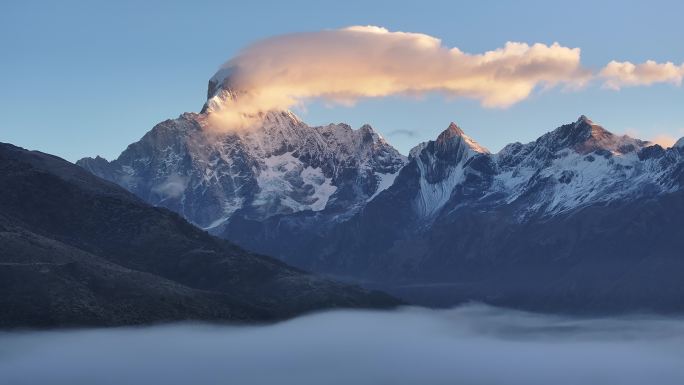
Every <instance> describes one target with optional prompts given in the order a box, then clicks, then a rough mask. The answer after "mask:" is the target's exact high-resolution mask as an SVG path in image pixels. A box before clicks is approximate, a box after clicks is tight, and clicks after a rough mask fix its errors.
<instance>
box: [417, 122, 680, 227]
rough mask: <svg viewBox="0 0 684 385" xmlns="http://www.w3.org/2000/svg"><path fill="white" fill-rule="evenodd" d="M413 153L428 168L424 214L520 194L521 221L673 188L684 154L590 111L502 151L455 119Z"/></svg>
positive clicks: (421, 198)
mask: <svg viewBox="0 0 684 385" xmlns="http://www.w3.org/2000/svg"><path fill="white" fill-rule="evenodd" d="M411 158H413V159H414V162H415V166H416V167H417V168H418V173H419V175H420V178H419V181H420V188H419V190H418V193H417V194H416V198H415V202H414V205H413V206H414V207H415V210H416V211H417V212H418V213H419V214H420V215H421V216H434V215H435V214H437V213H439V212H440V210H441V209H442V208H443V207H444V206H445V204H446V203H447V202H448V201H451V203H452V206H458V205H462V204H466V203H468V204H478V205H482V206H489V207H496V206H499V205H502V206H503V205H508V206H510V205H514V204H516V202H518V206H519V208H518V211H517V212H516V214H517V218H518V220H520V221H523V220H525V218H527V217H530V216H551V215H554V214H558V213H562V212H567V211H571V210H573V209H577V208H579V207H582V206H586V205H591V204H597V203H601V202H604V203H605V202H611V201H615V200H622V199H638V198H643V197H650V196H654V195H658V194H663V193H668V192H673V191H675V190H677V189H678V188H679V187H680V186H679V184H678V182H677V180H676V179H675V178H673V175H672V174H673V172H675V171H677V170H676V166H677V165H678V164H679V163H680V162H681V160H682V157H681V153H680V151H678V150H677V147H674V148H673V149H669V150H665V149H663V148H662V147H660V146H659V145H655V144H652V143H649V142H645V141H641V140H639V139H634V138H631V137H629V136H618V135H614V134H612V133H610V132H609V131H607V130H605V129H604V128H603V127H601V126H599V125H597V124H594V123H593V122H592V121H591V120H589V119H588V118H587V117H585V116H581V117H580V118H579V119H578V120H577V121H576V122H575V123H572V124H566V125H563V126H561V127H559V128H557V129H555V130H554V131H552V132H549V133H547V134H545V135H543V136H542V137H540V138H539V139H537V140H536V141H535V142H532V143H528V144H521V143H513V144H509V145H507V146H506V147H504V148H503V149H502V150H501V151H500V152H499V153H496V154H490V153H489V152H488V151H487V150H486V149H484V148H482V147H481V146H480V145H478V144H477V143H476V142H475V141H473V140H472V139H471V138H470V137H468V136H467V135H465V134H464V133H463V131H462V130H460V129H459V128H458V127H456V126H455V125H454V124H453V123H452V124H451V126H449V128H448V129H447V130H446V131H444V132H443V133H442V134H441V135H440V136H439V137H438V138H437V140H436V141H433V142H427V143H422V144H420V145H418V146H417V147H415V148H414V149H413V150H412V151H411ZM454 194H455V195H456V196H455V197H454V196H453V195H454ZM520 202H525V204H522V205H520V204H519V203H520ZM453 208H454V207H452V209H453Z"/></svg>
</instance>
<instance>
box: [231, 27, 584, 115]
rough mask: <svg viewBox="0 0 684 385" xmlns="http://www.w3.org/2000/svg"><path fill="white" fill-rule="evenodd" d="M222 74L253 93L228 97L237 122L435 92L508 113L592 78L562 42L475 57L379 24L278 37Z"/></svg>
mask: <svg viewBox="0 0 684 385" xmlns="http://www.w3.org/2000/svg"><path fill="white" fill-rule="evenodd" d="M222 68H223V69H224V70H222V71H219V73H218V74H224V75H225V74H228V73H229V74H230V76H229V81H230V83H231V84H230V85H231V87H232V88H234V89H236V90H241V91H248V92H246V93H244V94H241V95H240V97H239V98H238V99H237V100H232V99H229V101H228V103H230V104H231V105H230V108H226V109H225V110H226V111H224V113H225V112H227V111H229V112H231V113H237V114H238V115H237V116H238V118H239V117H241V116H244V115H245V114H246V115H251V114H255V113H257V112H260V111H266V110H271V109H284V108H289V107H292V106H294V105H298V104H302V103H304V102H305V101H306V100H308V99H312V98H320V99H324V100H327V101H329V102H333V103H342V104H353V103H354V102H355V101H356V100H357V99H359V98H365V97H382V96H387V95H396V94H404V95H421V94H425V93H428V92H441V93H443V94H445V95H447V96H449V97H463V98H470V99H475V100H478V101H480V102H481V104H482V105H483V106H485V107H507V106H510V105H512V104H514V103H517V102H520V101H522V100H524V99H526V98H527V97H528V96H529V95H530V94H531V93H532V91H533V90H534V89H535V88H537V87H542V88H549V87H554V86H558V85H565V86H570V87H578V86H581V85H582V84H584V83H585V82H586V81H587V80H588V79H589V78H590V77H591V74H590V72H589V71H587V70H585V69H583V68H582V67H581V64H580V49H579V48H568V47H564V46H561V45H560V44H558V43H553V44H551V45H545V44H540V43H536V44H532V45H528V44H526V43H516V42H508V43H506V44H505V45H504V46H503V47H502V48H498V49H495V50H493V51H487V52H484V53H481V54H469V53H465V52H462V51H461V50H459V49H458V48H450V47H447V46H445V45H444V44H442V42H441V40H439V39H437V38H435V37H432V36H429V35H425V34H421V33H408V32H391V31H388V30H387V29H384V28H381V27H373V26H365V27H363V26H355V27H349V28H344V29H339V30H326V31H318V32H307V33H297V34H289V35H282V36H275V37H272V38H269V39H265V40H262V41H259V42H256V43H254V44H252V45H250V46H248V47H247V48H245V49H244V50H242V51H241V52H240V53H239V54H238V55H237V56H236V57H234V58H233V59H231V60H229V61H228V62H227V63H225V64H224V66H223V67H222ZM218 77H219V79H218V80H219V81H220V80H222V79H220V77H221V76H220V75H218ZM231 121H232V120H231Z"/></svg>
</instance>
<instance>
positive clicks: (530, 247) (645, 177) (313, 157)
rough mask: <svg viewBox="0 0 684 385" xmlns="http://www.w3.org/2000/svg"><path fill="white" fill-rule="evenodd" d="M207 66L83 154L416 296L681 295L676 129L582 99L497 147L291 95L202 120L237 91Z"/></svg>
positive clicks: (683, 147) (162, 198)
mask: <svg viewBox="0 0 684 385" xmlns="http://www.w3.org/2000/svg"><path fill="white" fill-rule="evenodd" d="M217 79H219V78H217V77H214V78H213V80H212V81H211V82H210V85H209V93H208V100H207V102H206V103H205V106H204V108H203V109H202V112H201V113H199V114H190V113H186V114H183V115H181V116H180V117H179V118H177V119H174V120H167V121H165V122H162V123H160V124H158V125H157V126H155V127H154V128H153V129H152V130H151V131H150V132H148V133H147V134H146V135H145V136H144V137H143V138H142V139H141V140H140V141H139V142H136V143H133V144H131V145H130V146H129V147H128V148H127V149H126V150H125V151H124V152H123V153H122V154H121V156H120V157H119V158H118V159H116V160H113V161H112V162H108V161H107V160H105V159H102V158H99V157H97V158H85V159H82V160H80V161H78V164H79V165H80V166H82V167H83V168H85V169H87V170H89V171H91V172H92V173H94V174H95V175H98V176H100V177H102V178H105V179H107V180H110V181H112V182H115V183H117V184H119V185H121V186H123V187H125V188H126V189H128V190H130V191H131V192H133V193H135V194H136V195H138V196H139V197H141V198H142V199H144V200H145V201H147V202H148V203H151V204H153V205H156V206H163V207H166V208H169V209H171V210H173V211H176V212H178V213H179V214H181V215H182V216H184V217H185V218H186V219H188V220H189V221H191V222H192V223H194V224H196V225H197V226H199V227H202V228H204V229H206V230H209V231H210V232H212V233H213V234H215V235H218V236H220V237H222V238H225V239H228V240H230V241H233V242H235V243H237V244H239V245H241V246H243V247H245V248H246V249H249V250H252V251H255V252H259V253H264V254H267V255H273V256H275V257H277V258H280V259H282V260H283V261H285V262H287V263H290V264H293V265H295V266H298V267H301V268H304V269H308V270H312V271H315V272H319V273H325V274H329V275H332V276H335V277H338V278H342V279H346V280H350V281H353V282H360V283H362V284H364V285H367V286H369V287H380V288H382V289H384V290H388V291H390V292H391V293H394V294H398V295H401V296H403V297H404V298H408V299H410V300H412V301H415V302H418V303H423V304H432V305H449V304H455V303H459V302H463V301H469V300H477V301H484V302H488V303H491V304H495V305H503V306H513V307H520V308H526V309H533V310H545V311H568V312H618V311H631V310H652V311H659V312H671V311H683V310H684V280H682V278H684V252H683V250H684V189H683V188H682V187H683V184H684V140H680V141H679V142H678V143H677V144H676V145H675V146H673V147H672V148H668V149H665V148H662V147H661V146H659V145H657V144H653V143H650V142H646V141H642V140H638V139H634V138H631V137H628V136H619V135H614V134H612V133H610V132H609V131H607V130H605V129H604V128H603V127H601V126H599V125H597V124H595V123H594V122H592V121H591V120H590V119H588V118H587V117H585V116H581V117H580V118H579V119H577V121H575V122H573V123H570V124H565V125H562V126H560V127H558V128H556V129H555V130H553V131H551V132H549V133H547V134H545V135H543V136H541V137H540V138H539V139H537V140H536V141H534V142H531V143H527V144H522V143H513V144H510V145H508V146H506V147H505V148H504V149H502V150H501V151H500V152H498V153H496V154H492V153H490V152H489V151H488V150H487V149H485V148H483V147H482V146H480V145H479V144H477V142H476V141H474V140H473V139H472V138H470V137H469V136H467V135H466V134H465V133H464V132H463V131H462V130H461V128H459V127H458V126H457V125H455V124H453V123H452V124H451V125H449V127H448V128H447V129H446V130H445V131H444V132H442V133H441V134H440V135H439V136H438V137H437V139H436V140H434V141H429V142H425V143H421V144H419V145H417V146H416V147H415V148H413V149H412V150H411V152H410V154H409V156H408V157H404V156H402V155H401V154H399V153H398V152H397V151H396V150H395V149H394V148H393V147H392V146H390V145H389V144H388V143H387V142H386V141H385V140H384V139H383V138H382V137H381V136H380V135H378V134H377V133H375V132H374V131H373V129H372V128H371V127H370V126H367V125H366V126H363V127H361V128H360V129H358V130H353V129H351V128H350V127H349V126H348V125H345V124H336V125H329V126H323V127H310V126H308V125H306V124H305V123H303V122H302V121H300V120H299V119H298V118H297V117H296V116H294V115H293V114H292V113H290V112H287V111H272V112H269V113H265V114H261V115H259V116H257V117H256V120H257V122H258V124H257V127H256V128H254V129H250V130H234V131H231V132H223V133H221V132H220V131H218V130H212V129H210V128H211V127H208V126H210V125H211V122H210V120H209V119H208V114H210V113H212V111H214V110H215V109H217V108H219V107H218V106H223V107H222V108H226V107H225V106H226V105H227V108H229V107H230V103H231V100H235V98H239V97H240V92H238V91H236V90H233V89H231V87H230V79H229V78H225V79H224V78H220V79H219V80H217Z"/></svg>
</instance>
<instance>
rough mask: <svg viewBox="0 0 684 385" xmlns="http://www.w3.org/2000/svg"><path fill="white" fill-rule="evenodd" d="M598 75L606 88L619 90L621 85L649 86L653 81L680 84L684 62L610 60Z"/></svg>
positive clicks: (683, 71) (683, 72)
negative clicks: (637, 62)
mask: <svg viewBox="0 0 684 385" xmlns="http://www.w3.org/2000/svg"><path fill="white" fill-rule="evenodd" d="M599 77H601V78H602V79H603V80H604V83H603V85H604V86H605V87H606V88H610V89H614V90H619V89H620V88H622V87H633V86H649V85H652V84H655V83H671V84H675V85H678V86H679V85H681V84H682V78H684V63H683V64H681V65H675V64H673V63H672V62H666V63H657V62H655V61H653V60H648V61H646V62H644V63H641V64H633V63H630V62H628V61H625V62H617V61H611V62H610V63H608V65H606V66H605V67H603V69H602V70H601V72H600V73H599Z"/></svg>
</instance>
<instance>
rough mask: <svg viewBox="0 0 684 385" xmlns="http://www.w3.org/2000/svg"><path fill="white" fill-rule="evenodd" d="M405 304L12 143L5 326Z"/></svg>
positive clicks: (6, 169)
mask: <svg viewBox="0 0 684 385" xmlns="http://www.w3.org/2000/svg"><path fill="white" fill-rule="evenodd" d="M398 303H399V302H398V301H397V300H395V299H393V298H391V297H389V296H387V295H385V294H382V293H378V292H373V291H369V290H365V289H361V288H358V287H352V286H347V285H344V284H340V283H336V282H333V281H330V280H327V279H323V278H318V277H315V276H313V275H310V274H308V273H305V272H303V271H301V270H298V269H294V268H291V267H288V266H287V265H285V264H284V263H282V262H280V261H277V260H274V259H272V258H270V257H265V256H261V255H257V254H253V253H250V252H247V251H244V250H243V249H241V248H239V247H237V246H235V245H233V244H231V243H229V242H228V241H225V240H221V239H218V238H215V237H212V236H210V235H209V234H207V233H206V232H205V231H202V230H201V229H198V228H196V227H195V226H193V225H191V224H190V223H188V222H187V221H185V220H184V219H183V218H181V217H180V216H178V215H177V214H175V213H173V212H171V211H169V210H167V209H165V208H157V207H152V206H150V205H149V204H147V203H145V202H144V201H142V200H141V199H140V198H138V197H136V196H135V195H133V194H131V193H130V192H128V191H126V190H124V189H123V188H121V187H119V186H117V185H116V184H113V183H111V182H107V181H105V180H102V179H100V178H98V177H96V176H94V175H92V174H91V173H89V172H87V171H85V170H83V169H82V168H80V167H78V166H76V165H73V164H71V163H69V162H67V161H65V160H63V159H60V158H58V157H55V156H52V155H48V154H44V153H40V152H36V151H27V150H24V149H22V148H19V147H15V146H12V145H9V144H3V143H0V327H3V328H4V327H53V326H77V325H106V326H110V325H131V324H140V323H150V322H168V321H177V320H212V321H240V322H247V321H268V320H276V319H282V318H286V317H291V316H295V315H298V314H301V313H303V312H308V311H312V310H319V309H325V308H332V307H389V306H394V305H396V304H398Z"/></svg>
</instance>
